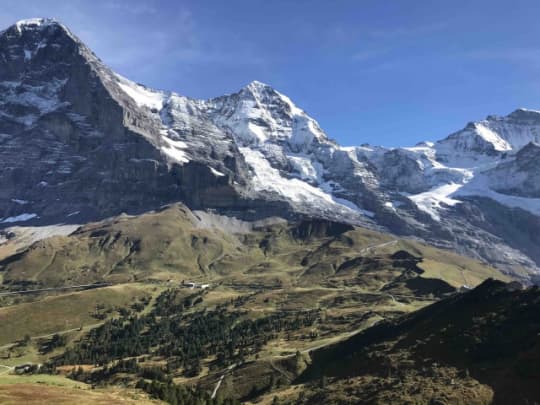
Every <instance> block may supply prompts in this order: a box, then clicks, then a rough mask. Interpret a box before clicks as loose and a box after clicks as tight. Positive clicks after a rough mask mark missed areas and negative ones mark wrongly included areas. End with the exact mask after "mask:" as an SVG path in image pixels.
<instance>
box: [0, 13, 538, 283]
mask: <svg viewBox="0 0 540 405" xmlns="http://www.w3.org/2000/svg"><path fill="white" fill-rule="evenodd" d="M0 90H1V92H0V157H1V159H0V225H1V226H4V227H5V226H11V225H13V224H17V225H24V224H35V225H40V224H58V223H66V222H68V223H69V222H71V223H85V222H87V221H89V220H94V219H100V218H104V217H108V216H112V215H117V214H119V213H121V212H129V213H141V212H145V211H148V210H150V209H155V208H157V207H160V206H162V205H163V204H167V203H171V202H176V201H182V202H184V203H185V204H187V205H188V206H189V207H190V208H192V209H210V210H217V211H218V212H220V213H222V214H226V215H230V216H236V217H238V218H242V219H259V218H264V217H268V216H272V215H279V216H283V217H301V216H310V217H317V218H324V219H330V220H334V221H338V222H346V223H351V224H355V225H362V226H367V227H371V228H376V229H384V230H387V231H390V232H393V233H396V234H399V235H405V236H413V237H416V238H421V239H424V240H426V241H428V242H429V243H432V244H434V245H437V246H439V247H446V248H451V249H454V250H456V251H458V252H459V253H462V254H467V255H469V256H472V257H475V258H479V259H482V260H485V261H489V262H490V263H492V264H494V265H496V266H498V267H499V268H501V269H503V270H505V271H507V272H510V273H513V274H519V275H520V276H524V275H525V273H527V272H536V271H537V270H538V265H539V264H540V251H539V250H538V249H537V247H538V246H539V244H540V236H539V235H540V232H538V231H539V230H540V198H539V195H540V191H539V190H540V186H539V182H538V179H539V176H540V165H539V163H538V159H536V156H537V155H538V154H539V153H540V149H539V148H540V147H539V146H538V144H539V143H540V112H538V111H533V110H526V109H519V110H516V111H514V112H513V113H511V114H509V115H507V116H505V117H495V116H489V117H488V118H486V119H485V120H482V121H479V122H475V123H470V124H468V125H467V126H466V127H465V128H464V129H462V130H460V131H458V132H456V133H454V134H451V135H450V136H448V137H447V138H445V139H443V140H441V141H438V142H436V143H427V142H426V143H422V144H419V145H417V146H415V147H411V148H382V147H372V146H359V147H342V146H339V145H338V144H337V143H336V142H334V141H332V140H330V139H329V138H328V137H327V136H326V134H325V133H324V131H323V130H322V129H321V128H320V126H319V125H318V123H317V122H316V121H315V120H314V119H313V118H311V117H310V116H309V115H308V114H306V113H305V112H304V111H303V110H301V109H300V108H298V107H297V106H296V105H295V104H294V103H293V102H292V101H291V100H290V99H289V98H288V97H287V96H285V95H283V94H281V93H279V92H278V91H276V90H274V89H273V88H272V87H270V86H268V85H266V84H263V83H260V82H257V81H255V82H252V83H250V84H249V85H247V86H246V87H244V88H243V89H241V90H240V91H238V92H237V93H234V94H230V95H225V96H222V97H217V98H214V99H210V100H194V99H191V98H188V97H185V96H182V95H179V94H176V93H173V92H165V91H157V90H153V89H150V88H147V87H145V86H143V85H140V84H136V83H134V82H132V81H130V80H128V79H126V78H124V77H122V76H120V75H118V74H116V73H114V72H113V71H112V70H110V69H109V68H108V67H107V66H105V65H104V64H103V63H102V62H101V61H100V60H99V58H98V57H97V56H95V55H94V54H93V53H92V52H91V51H90V50H89V49H88V48H87V47H86V46H85V45H84V44H83V43H82V42H81V41H80V40H79V39H78V38H77V37H76V36H75V35H73V34H72V33H71V32H70V31H69V30H68V29H67V28H66V27H65V26H63V25H62V24H60V23H58V22H57V21H54V20H50V19H31V20H23V21H20V22H18V23H16V24H15V25H13V26H11V27H9V28H8V29H6V30H4V31H2V32H1V33H0Z"/></svg>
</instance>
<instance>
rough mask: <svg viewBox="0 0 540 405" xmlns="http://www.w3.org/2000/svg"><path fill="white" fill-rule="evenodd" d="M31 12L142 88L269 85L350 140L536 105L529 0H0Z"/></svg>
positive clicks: (384, 140)
mask: <svg viewBox="0 0 540 405" xmlns="http://www.w3.org/2000/svg"><path fill="white" fill-rule="evenodd" d="M30 17H54V18H57V19H58V20H60V21H62V22H63V23H65V24H66V25H67V26H69V27H70V28H71V30H72V31H73V32H74V33H75V34H77V35H78V36H79V37H80V38H81V39H82V40H83V41H85V42H86V43H87V44H88V45H89V46H90V47H91V48H92V49H93V50H94V51H95V52H96V54H97V55H98V56H99V57H101V59H102V60H104V61H105V62H106V63H107V64H109V65H110V66H111V67H112V68H113V69H114V70H116V71H117V72H119V73H121V74H122V75H124V76H126V77H128V78H130V79H132V80H135V81H138V82H141V83H143V84H146V85H149V86H151V87H156V88H161V89H166V90H174V91H176V92H179V93H181V94H184V95H187V96H191V97H196V98H209V97H213V96H218V95H221V94H224V93H231V92H234V91H237V90H238V89H239V88H241V87H243V86H244V85H246V84H247V83H249V82H250V81H252V80H259V81H262V82H265V83H268V84H270V85H272V86H273V87H275V88H276V89H277V90H279V91H281V92H282V93H285V94H287V95H288V96H289V97H291V99H292V100H293V101H294V102H295V103H296V104H297V105H298V106H300V107H301V108H303V109H304V110H305V111H307V112H308V113H309V114H310V115H312V116H313V117H314V118H315V119H317V120H318V121H319V123H320V124H321V126H322V127H323V128H324V129H325V131H326V132H327V133H328V135H329V136H330V137H332V138H334V139H336V140H338V141H339V142H340V143H342V144H345V145H357V144H362V143H371V144H378V145H385V146H402V145H411V144H415V143H417V142H419V141H421V140H436V139H439V138H442V137H444V136H445V135H447V134H449V133H451V132H453V131H455V130H458V129H460V128H462V127H463V126H464V125H465V124H466V123H467V122H468V121H472V120H477V119H482V118H484V117H485V116H486V115H489V114H500V115H503V114H507V113H509V112H511V111H513V110H514V109H516V108H518V107H527V108H531V109H538V110H540V40H539V38H540V24H539V23H538V18H539V17H540V1H538V0H513V1H512V2H510V1H507V0H505V1H502V0H491V1H484V0H467V1H465V0H452V1H442V0H441V1H432V0H430V1H424V0H386V1H380V0H373V1H372V0H356V1H352V0H351V1H345V0H336V1H330V0H326V1H323V0H321V1H316V0H312V1H303V0H295V1H293V0H290V1H278V0H272V1H268V0H245V1H237V0H226V1H221V0H219V1H218V0H215V1H205V0H197V1H182V0H178V1H173V0H169V1H166V0H162V1H159V0H156V1H151V0H131V1H121V0H109V1H105V0H92V1H83V0H70V1H48V0H25V1H20V0H17V1H13V0H2V13H1V14H0V25H1V26H3V27H6V26H8V25H10V24H12V23H14V22H15V21H17V20H19V19H23V18H30Z"/></svg>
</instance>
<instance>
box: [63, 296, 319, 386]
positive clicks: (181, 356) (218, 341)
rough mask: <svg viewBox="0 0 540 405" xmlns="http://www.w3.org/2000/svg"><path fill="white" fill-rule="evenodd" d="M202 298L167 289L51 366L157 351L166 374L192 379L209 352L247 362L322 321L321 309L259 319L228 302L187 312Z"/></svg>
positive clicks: (220, 362) (221, 362)
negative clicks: (141, 311) (284, 336)
mask: <svg viewBox="0 0 540 405" xmlns="http://www.w3.org/2000/svg"><path fill="white" fill-rule="evenodd" d="M203 296H204V292H197V293H195V294H192V295H190V296H188V297H181V296H180V295H179V294H178V293H177V291H175V290H167V291H165V292H164V293H162V294H161V295H160V296H159V297H158V298H157V300H156V305H155V307H154V309H153V310H152V311H151V312H150V313H149V314H147V315H143V316H127V315H126V316H123V317H120V318H118V319H113V320H110V321H107V322H106V323H105V324H103V325H102V326H100V327H98V328H96V329H93V330H91V331H90V332H89V333H88V335H87V336H86V338H84V339H83V340H82V341H80V342H78V343H77V344H76V345H75V346H73V347H71V348H69V349H67V350H66V351H65V352H64V354H62V355H61V356H59V357H57V358H55V359H53V360H52V365H53V366H56V365H65V364H95V365H101V366H105V365H107V364H110V363H111V362H112V361H114V360H119V359H124V358H129V357H138V356H142V355H154V356H161V357H164V358H166V359H167V367H166V369H165V370H164V371H165V372H166V373H173V372H175V371H176V370H178V369H180V368H181V369H183V371H184V374H185V375H186V376H188V377H192V376H196V375H198V374H199V373H200V370H201V361H202V360H204V359H205V358H207V357H209V356H215V358H216V360H215V361H214V363H213V364H212V367H215V368H220V367H224V366H227V365H229V364H232V363H235V362H242V361H244V358H245V357H246V356H247V355H250V354H255V353H257V352H258V351H260V350H261V348H262V347H263V346H264V344H266V343H267V342H268V341H269V340H272V339H275V338H277V336H278V335H279V333H281V332H285V333H290V332H291V331H294V330H298V329H301V328H304V327H309V326H312V325H313V324H314V323H315V322H316V321H317V320H318V319H319V312H318V311H306V312H298V313H290V312H284V313H273V314H271V315H268V316H266V317H262V318H258V319H249V318H247V317H245V316H244V315H245V314H246V313H245V312H243V311H240V310H236V309H234V310H232V311H228V310H227V308H225V307H223V306H221V307H219V308H218V309H215V310H211V311H207V310H205V309H203V310H200V311H189V312H186V309H187V308H192V307H196V306H197V305H198V304H199V303H201V302H202V300H203ZM233 307H235V306H234V304H233ZM138 371H139V370H138V369H136V370H135V369H134V370H133V371H132V372H133V373H137V372H138ZM111 372H112V370H107V373H103V375H102V376H100V378H103V379H106V378H107V375H108V373H111ZM96 377H98V376H96Z"/></svg>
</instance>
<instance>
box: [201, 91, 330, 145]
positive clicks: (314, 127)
mask: <svg viewBox="0 0 540 405" xmlns="http://www.w3.org/2000/svg"><path fill="white" fill-rule="evenodd" d="M206 107H207V112H208V114H209V116H210V117H211V118H212V120H213V121H214V122H215V123H216V124H217V125H219V126H221V127H223V128H225V129H228V130H229V131H230V132H231V134H232V135H233V136H234V137H235V139H236V141H237V142H238V143H240V144H242V145H244V146H248V145H261V144H263V143H265V142H272V143H287V144H288V146H289V147H290V148H291V149H292V150H294V151H300V150H305V149H309V148H310V147H312V145H313V144H317V143H319V142H324V141H327V138H326V135H325V134H324V132H323V131H322V130H321V128H320V127H319V125H318V124H317V122H316V121H315V120H314V119H312V118H311V117H309V116H308V115H307V114H306V113H305V112H304V111H302V110H301V109H299V108H298V107H296V106H295V105H294V103H293V102H292V101H291V100H290V99H289V98H288V97H287V96H284V95H283V94H281V93H279V92H277V91H276V90H274V89H273V88H272V87H270V86H268V85H266V84H263V83H261V82H257V81H254V82H252V83H250V84H249V85H247V86H246V87H245V88H243V89H242V90H240V91H239V92H238V93H235V94H232V95H230V96H224V97H219V98H216V99H213V100H209V101H208V102H207V103H206Z"/></svg>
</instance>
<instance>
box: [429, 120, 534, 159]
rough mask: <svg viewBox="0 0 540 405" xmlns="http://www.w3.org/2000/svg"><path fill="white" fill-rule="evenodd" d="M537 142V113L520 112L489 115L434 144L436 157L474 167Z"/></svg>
mask: <svg viewBox="0 0 540 405" xmlns="http://www.w3.org/2000/svg"><path fill="white" fill-rule="evenodd" d="M539 141H540V112H538V111H533V110H526V109H519V110H516V111H514V112H513V113H511V114H509V115H507V116H505V117H498V116H488V117H487V118H486V119H485V120H482V121H479V122H474V123H470V124H468V125H467V126H466V127H465V128H464V129H462V130H461V131H458V132H456V133H454V134H452V135H450V136H448V137H447V138H446V139H443V140H442V141H439V142H437V144H436V145H435V148H436V150H437V155H438V158H439V159H440V160H441V161H444V162H447V163H449V164H451V165H456V166H462V167H467V166H475V165H478V164H482V163H485V161H486V160H493V159H497V158H498V157H500V156H501V155H504V154H507V153H512V152H517V151H518V150H519V149H521V148H522V147H524V146H525V145H527V144H528V143H529V142H539Z"/></svg>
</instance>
